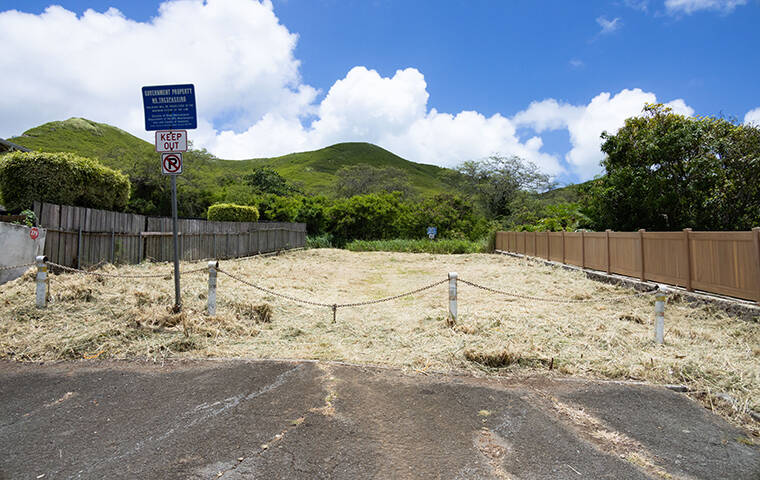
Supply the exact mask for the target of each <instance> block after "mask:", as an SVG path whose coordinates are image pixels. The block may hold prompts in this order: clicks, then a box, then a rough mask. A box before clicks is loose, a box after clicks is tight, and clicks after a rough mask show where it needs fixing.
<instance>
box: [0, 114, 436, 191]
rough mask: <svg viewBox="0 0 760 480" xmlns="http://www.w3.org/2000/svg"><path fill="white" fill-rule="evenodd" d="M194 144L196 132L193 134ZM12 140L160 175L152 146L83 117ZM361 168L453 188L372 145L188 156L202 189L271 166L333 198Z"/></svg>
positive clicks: (134, 173)
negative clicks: (346, 172)
mask: <svg viewBox="0 0 760 480" xmlns="http://www.w3.org/2000/svg"><path fill="white" fill-rule="evenodd" d="M190 137H191V139H192V132H190ZM8 140H9V141H11V142H13V143H16V144H19V145H22V146H24V147H27V148H31V149H34V150H41V151H46V152H58V151H61V152H72V153H76V154H78V155H82V156H86V157H92V158H97V159H99V160H100V161H101V162H102V163H103V164H105V165H106V166H108V167H111V168H115V169H118V170H121V171H123V172H124V173H127V174H128V175H129V176H130V178H141V177H146V176H147V177H154V176H155V175H160V166H159V163H158V154H157V153H156V152H155V151H154V147H153V145H152V144H150V143H148V142H145V141H143V140H141V139H139V138H137V137H135V136H133V135H131V134H129V133H127V132H125V131H123V130H120V129H118V128H116V127H112V126H110V125H107V124H104V123H96V122H92V121H90V120H86V119H82V118H70V119H68V120H65V121H61V122H50V123H46V124H44V125H41V126H39V127H36V128H32V129H31V130H28V131H26V132H24V134H23V135H21V136H19V137H14V138H10V139H8ZM356 164H370V165H373V166H377V167H385V166H392V167H396V168H398V169H401V170H403V171H405V172H406V173H407V174H408V175H409V178H410V180H411V183H412V187H413V188H414V190H415V191H417V192H418V193H438V192H443V191H446V190H447V189H448V186H447V184H446V182H445V172H446V171H447V169H444V168H441V167H436V166H433V165H422V164H419V163H414V162H410V161H408V160H404V159H403V158H401V157H399V156H397V155H394V154H393V153H391V152H389V151H387V150H384V149H382V148H380V147H378V146H376V145H372V144H369V143H341V144H337V145H333V146H331V147H327V148H323V149H321V150H315V151H313V152H302V153H291V154H289V155H284V156H282V157H275V158H256V159H251V160H221V159H217V158H214V157H213V156H211V155H208V154H204V153H202V152H188V153H187V154H185V162H184V166H183V168H184V172H185V174H184V175H183V177H184V178H181V179H180V182H181V183H188V182H191V183H192V184H193V185H194V186H195V187H197V188H204V189H209V190H212V191H213V190H216V189H218V188H220V187H223V186H225V185H229V184H232V183H238V182H239V181H240V179H241V177H242V176H243V175H245V174H247V173H250V172H251V170H252V169H253V168H254V167H257V166H263V165H266V166H270V167H272V168H274V169H275V170H277V171H278V172H279V173H280V175H282V176H283V177H285V178H286V179H288V180H290V181H292V182H297V183H299V184H300V185H302V187H303V189H304V190H305V191H306V192H307V193H323V194H331V193H332V191H333V186H334V184H335V181H336V178H337V177H336V175H335V173H336V172H337V171H338V170H339V169H340V168H341V167H345V166H350V165H356Z"/></svg>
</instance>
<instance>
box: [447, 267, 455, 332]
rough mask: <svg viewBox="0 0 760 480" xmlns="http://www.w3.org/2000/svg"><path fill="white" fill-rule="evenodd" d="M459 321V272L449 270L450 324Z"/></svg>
mask: <svg viewBox="0 0 760 480" xmlns="http://www.w3.org/2000/svg"><path fill="white" fill-rule="evenodd" d="M456 323H457V272H449V324H450V325H456Z"/></svg>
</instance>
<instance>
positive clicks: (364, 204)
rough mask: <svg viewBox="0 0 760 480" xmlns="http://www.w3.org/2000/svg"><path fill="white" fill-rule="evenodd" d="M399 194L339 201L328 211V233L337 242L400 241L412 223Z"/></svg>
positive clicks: (383, 194) (365, 196)
mask: <svg viewBox="0 0 760 480" xmlns="http://www.w3.org/2000/svg"><path fill="white" fill-rule="evenodd" d="M400 197H401V195H400V194H399V193H372V194H369V195H357V196H355V197H351V198H347V199H344V200H339V201H337V202H336V203H335V204H334V205H333V206H332V207H331V208H330V209H329V210H328V214H327V216H328V231H329V232H330V233H332V234H333V237H334V238H335V240H336V242H337V243H338V244H339V245H340V244H344V243H345V242H346V241H348V240H350V239H358V240H375V239H383V238H395V237H398V236H399V234H400V233H401V231H402V228H401V227H403V226H404V225H407V224H408V223H407V222H408V219H409V213H410V212H409V206H408V205H405V204H403V203H402V202H401V198H400Z"/></svg>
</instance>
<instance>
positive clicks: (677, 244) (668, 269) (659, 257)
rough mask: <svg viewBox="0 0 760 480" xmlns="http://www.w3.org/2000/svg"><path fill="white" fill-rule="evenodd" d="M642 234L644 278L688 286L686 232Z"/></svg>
mask: <svg viewBox="0 0 760 480" xmlns="http://www.w3.org/2000/svg"><path fill="white" fill-rule="evenodd" d="M641 235H642V237H643V239H644V278H646V279H647V280H654V281H655V282H661V283H668V284H671V285H676V286H679V287H686V286H687V284H688V282H689V275H688V268H689V266H688V262H689V259H688V257H687V256H686V255H687V253H686V252H687V249H686V237H685V236H684V233H683V232H642V234H641ZM750 240H751V239H750Z"/></svg>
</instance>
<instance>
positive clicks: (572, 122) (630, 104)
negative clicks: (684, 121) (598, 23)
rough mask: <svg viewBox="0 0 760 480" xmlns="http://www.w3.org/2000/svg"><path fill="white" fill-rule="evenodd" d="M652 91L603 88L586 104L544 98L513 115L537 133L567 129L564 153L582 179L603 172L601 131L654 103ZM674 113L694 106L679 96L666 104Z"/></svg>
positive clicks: (612, 130)
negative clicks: (567, 149) (567, 146)
mask: <svg viewBox="0 0 760 480" xmlns="http://www.w3.org/2000/svg"><path fill="white" fill-rule="evenodd" d="M656 102H657V97H656V96H655V94H654V93H649V92H644V91H642V90H641V89H638V88H634V89H632V90H628V89H624V90H621V91H620V92H618V93H617V94H615V95H611V94H610V93H608V92H602V93H600V94H599V95H597V96H596V97H594V98H593V99H591V101H590V102H589V103H588V104H587V105H570V104H567V103H562V102H558V101H557V100H554V99H547V100H543V101H541V102H533V103H531V104H530V106H529V107H528V108H527V109H526V110H523V111H522V112H519V113H518V114H517V115H515V116H514V121H515V123H516V124H517V125H518V126H527V127H530V128H532V129H534V130H535V131H536V132H538V133H540V132H542V131H544V130H560V129H567V130H568V132H569V133H570V143H571V144H572V148H571V150H570V151H569V152H568V153H567V154H566V155H565V160H566V161H567V163H568V164H569V166H570V168H571V169H572V170H573V171H574V172H575V173H576V174H577V175H578V177H579V178H581V179H588V178H591V177H593V176H594V175H596V174H599V173H602V168H601V166H600V165H599V162H600V161H601V160H602V158H603V156H604V155H603V153H602V152H601V150H600V146H601V144H602V140H601V138H600V135H601V134H602V132H603V131H607V132H609V133H615V132H616V131H617V130H618V129H619V128H620V127H622V126H623V124H624V122H625V119H626V118H629V117H633V116H636V115H640V114H641V110H642V108H643V107H644V105H645V104H646V103H656ZM667 105H668V106H669V107H671V108H672V109H673V111H674V112H675V113H680V114H683V115H692V114H693V113H694V110H693V109H692V108H691V107H689V106H688V105H686V103H685V102H684V101H683V100H681V99H676V100H673V101H671V102H668V104H667Z"/></svg>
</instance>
